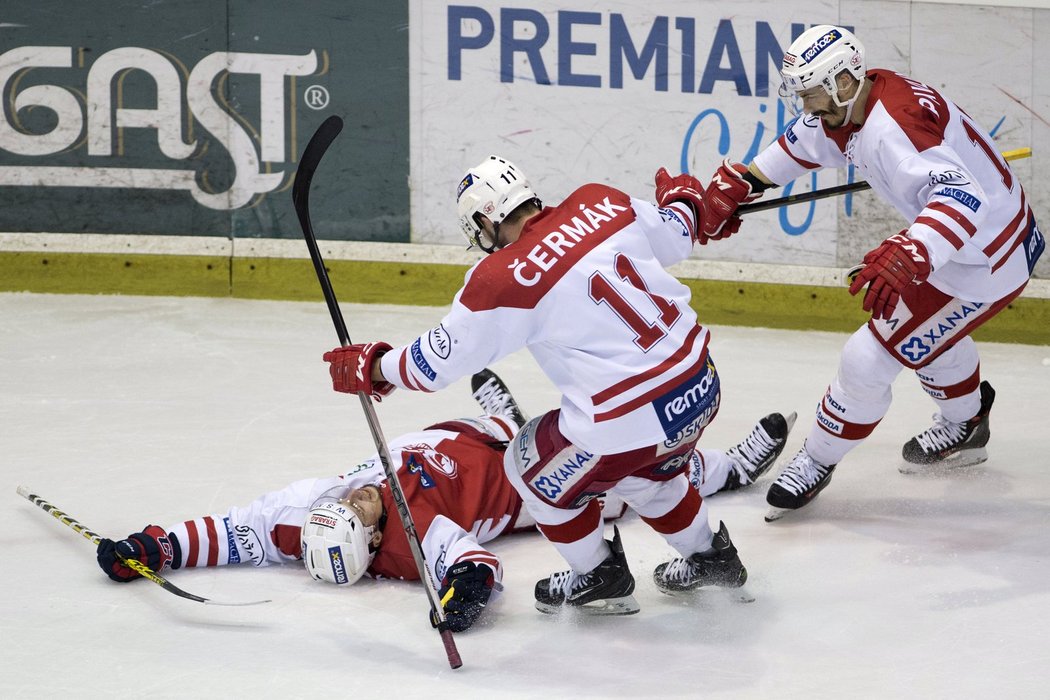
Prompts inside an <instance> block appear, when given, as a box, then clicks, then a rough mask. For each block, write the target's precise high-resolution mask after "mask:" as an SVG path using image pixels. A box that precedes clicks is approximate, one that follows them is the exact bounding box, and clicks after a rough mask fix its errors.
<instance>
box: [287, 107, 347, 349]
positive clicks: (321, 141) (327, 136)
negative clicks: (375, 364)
mask: <svg viewBox="0 0 1050 700" xmlns="http://www.w3.org/2000/svg"><path fill="white" fill-rule="evenodd" d="M342 130H343V120H342V119H340V118H339V117H337V116H335V115H334V114H333V115H332V116H330V117H328V119H325V120H324V121H323V122H322V123H321V126H319V127H317V131H315V132H314V135H313V136H311V137H310V140H309V142H307V144H306V149H305V150H303V157H302V158H300V159H299V168H298V169H297V170H296V172H295V182H294V183H293V184H292V205H293V206H294V207H295V215H296V216H297V217H299V226H300V228H302V230H303V238H304V239H306V247H307V248H308V249H309V250H310V260H311V261H312V262H313V265H314V272H315V273H316V274H317V280H318V282H320V283H321V291H322V292H323V293H324V300H325V303H326V304H327V305H328V313H329V314H331V316H332V322H333V323H334V324H335V331H336V334H337V335H338V336H339V344H340V345H349V344H350V334H349V333H348V332H347V330H346V322H345V321H344V320H343V312H342V311H341V310H340V309H339V302H338V301H336V298H335V293H334V292H333V291H332V282H331V280H330V279H329V278H328V269H327V268H325V266H324V259H323V258H322V257H321V250H320V248H318V246H317V236H316V235H314V227H313V223H312V222H311V220H310V184H311V183H312V182H313V181H314V173H316V172H317V167H318V166H319V165H320V164H321V159H322V158H324V154H325V153H327V152H328V147H329V146H331V145H332V142H333V141H335V138H336V137H337V136H339V132H341V131H342Z"/></svg>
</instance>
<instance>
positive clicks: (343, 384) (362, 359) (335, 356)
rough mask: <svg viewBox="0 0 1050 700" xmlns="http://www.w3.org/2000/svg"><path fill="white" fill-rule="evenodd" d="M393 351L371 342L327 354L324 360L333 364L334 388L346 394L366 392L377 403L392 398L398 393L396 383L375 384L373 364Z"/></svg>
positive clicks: (330, 368) (384, 345)
mask: <svg viewBox="0 0 1050 700" xmlns="http://www.w3.org/2000/svg"><path fill="white" fill-rule="evenodd" d="M390 349H391V347H390V345H389V344H388V343H368V344H367V345H365V344H357V345H347V346H346V347H345V348H336V349H335V350H332V351H331V352H326V353H325V354H324V357H323V359H324V361H325V362H328V363H331V367H329V368H328V372H329V373H330V374H331V375H332V388H333V389H334V390H336V391H339V392H342V393H344V394H356V393H358V392H360V391H363V392H365V393H366V394H369V395H371V397H372V399H373V400H375V401H382V400H383V397H384V396H390V393H391V392H392V391H393V390H394V385H393V384H391V383H390V382H373V381H372V365H373V364H375V363H376V362H377V361H378V360H379V358H380V357H382V356H383V355H385V354H386V352H387V351H388V350H390Z"/></svg>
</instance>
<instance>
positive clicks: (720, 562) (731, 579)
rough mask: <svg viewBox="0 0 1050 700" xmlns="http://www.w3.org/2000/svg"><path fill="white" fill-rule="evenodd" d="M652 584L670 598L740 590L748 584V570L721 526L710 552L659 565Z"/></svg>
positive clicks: (720, 524) (719, 525) (724, 527)
mask: <svg viewBox="0 0 1050 700" xmlns="http://www.w3.org/2000/svg"><path fill="white" fill-rule="evenodd" d="M653 581H654V582H655V583H656V587H657V588H658V589H659V590H660V591H661V592H662V593H671V594H673V593H684V592H685V591H694V590H696V589H697V588H700V587H701V586H719V587H721V588H739V587H740V586H743V585H744V583H745V582H746V581H747V569H745V568H744V565H743V564H741V563H740V556H739V555H738V554H737V551H736V545H734V544H733V541H732V540H730V539H729V530H728V529H726V525H725V523H722V522H720V523H719V524H718V532H716V533H715V538H714V539H713V540H712V541H711V549H709V550H707V551H706V552H697V553H696V554H693V555H691V556H689V557H687V558H682V557H677V558H675V559H672V560H671V561H669V562H667V563H666V564H660V565H659V566H658V567H656V570H655V571H653Z"/></svg>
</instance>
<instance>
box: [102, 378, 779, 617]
mask: <svg viewBox="0 0 1050 700" xmlns="http://www.w3.org/2000/svg"><path fill="white" fill-rule="evenodd" d="M472 388H473V392H474V398H475V399H476V400H477V401H478V403H479V404H480V405H481V407H482V410H484V411H485V415H484V416H482V417H480V418H474V419H461V420H454V421H447V422H445V423H439V424H437V425H434V426H431V427H430V428H427V429H426V430H424V431H421V432H417V433H411V434H408V435H404V436H401V437H399V438H397V439H395V440H393V441H391V443H390V452H391V456H392V457H393V458H394V460H395V464H397V465H398V479H399V481H400V482H401V485H402V487H403V489H404V493H405V498H406V501H407V502H408V505H409V508H410V509H411V511H412V516H413V520H414V521H415V524H416V528H417V532H418V533H419V535H420V537H422V543H421V546H422V549H423V552H424V557H425V559H426V561H427V565H428V568H429V571H430V575H431V576H432V577H433V580H435V581H439V582H441V584H440V594H441V598H442V600H443V601H444V606H445V607H444V610H445V615H446V617H447V619H448V622H449V626H450V628H451V629H452V630H453V631H462V630H464V629H467V628H468V627H470V626H471V625H472V624H473V623H474V621H475V620H476V619H477V618H478V616H479V615H480V614H481V612H482V610H483V609H484V607H485V605H486V603H487V602H488V600H489V596H490V594H491V592H492V591H493V590H494V589H497V590H498V588H499V584H500V581H501V579H502V575H503V567H502V564H501V562H500V558H499V557H498V556H496V555H495V554H493V553H492V552H490V551H488V550H487V549H485V547H484V546H483V544H484V543H485V542H488V541H489V540H491V539H493V538H495V537H497V536H499V535H502V534H505V533H509V532H518V531H522V530H534V529H535V523H534V522H533V521H532V520H531V519H530V518H529V516H528V514H527V513H526V512H525V511H523V510H522V508H521V499H520V498H519V497H518V495H517V492H516V491H514V489H513V488H511V487H510V485H509V484H508V483H507V482H506V479H505V478H504V475H503V452H504V450H505V448H506V444H507V441H508V440H509V439H510V438H511V437H512V436H513V434H514V433H515V431H517V429H518V428H519V427H520V426H521V425H522V424H524V422H525V417H524V415H523V414H522V412H521V410H520V408H519V407H518V404H517V402H515V401H514V398H513V397H512V396H511V394H510V392H509V391H508V390H507V387H506V385H505V384H503V382H502V381H501V380H500V378H499V377H498V376H496V375H495V374H494V373H492V372H490V371H488V370H483V371H482V372H479V373H478V374H476V375H475V376H474V377H473V378H472ZM778 419H780V417H779V416H778V415H774V416H770V417H766V418H764V419H762V421H760V422H759V425H756V426H755V429H754V430H753V431H752V432H751V434H749V435H748V436H747V437H746V438H745V439H744V441H742V442H741V443H740V444H739V445H737V446H735V447H732V448H730V449H729V450H728V451H726V452H720V451H715V450H704V451H703V453H702V454H701V453H698V454H696V455H694V458H693V460H692V462H691V464H692V465H693V466H692V472H691V477H692V478H693V480H694V481H695V483H696V484H697V488H700V489H702V493H713V492H715V491H718V490H732V489H736V488H739V487H741V486H746V485H748V484H750V483H751V481H752V478H753V475H755V474H756V473H757V472H758V471H760V470H761V469H763V468H764V467H765V466H766V465H765V463H761V462H757V461H752V460H756V459H757V458H758V457H759V455H760V453H763V449H764V448H765V446H766V445H767V444H769V442H772V441H773V440H772V439H771V438H770V437H769V434H768V432H767V431H766V430H765V428H764V427H763V426H765V425H769V424H770V423H771V422H773V423H775V422H776V421H777V420H778ZM771 430H772V431H773V432H775V428H773V429H771ZM775 442H776V446H775V447H774V449H773V450H771V451H768V453H769V454H771V455H772V454H773V453H774V452H775V453H779V452H780V450H781V449H782V448H783V440H777V441H775ZM774 458H775V457H774ZM766 461H767V462H770V463H771V462H772V458H771V459H768V460H766ZM603 505H604V506H605V509H604V516H605V517H606V518H607V519H614V518H617V517H619V516H620V515H621V514H622V513H623V504H622V503H621V502H619V501H616V500H615V499H614V498H611V499H609V500H607V501H604V503H603ZM391 518H392V521H391ZM442 550H444V556H442ZM117 552H120V553H121V554H123V555H124V556H125V557H130V558H134V559H138V560H140V561H142V562H143V563H145V564H147V565H148V566H149V567H150V568H151V569H153V570H155V571H162V570H163V569H165V568H168V567H170V568H173V569H180V568H188V567H198V566H225V565H229V564H252V565H255V566H265V565H270V564H283V563H294V562H297V561H300V560H302V561H303V563H304V564H305V565H306V569H307V571H308V572H309V573H310V575H311V576H312V577H313V578H315V579H317V580H321V581H328V582H331V583H337V584H352V583H354V582H355V581H357V580H358V579H360V578H361V577H362V576H366V575H367V576H372V577H376V578H403V579H413V580H414V579H418V573H417V569H416V566H415V561H414V559H413V557H412V554H411V550H410V549H409V547H408V541H407V539H406V537H405V533H404V530H403V528H402V527H401V524H400V522H399V521H398V517H397V511H396V506H395V505H394V503H393V500H392V497H391V494H390V489H389V486H388V484H387V481H386V476H385V474H384V472H383V470H382V466H381V465H380V462H379V457H378V455H373V456H372V457H370V458H369V459H367V460H366V461H364V462H363V463H361V464H360V465H358V466H356V467H355V468H353V469H351V470H350V471H349V472H348V473H346V474H344V475H342V476H338V477H331V478H323V479H305V480H302V481H298V482H295V483H293V484H291V485H289V486H287V487H286V488H284V489H282V490H280V491H276V492H273V493H268V494H266V495H264V496H261V497H260V498H258V499H256V500H255V501H254V502H252V503H251V504H250V505H248V506H246V507H234V508H231V509H229V511H228V512H227V513H225V514H214V515H208V516H205V517H201V518H195V519H193V520H187V521H185V522H181V523H178V524H176V525H174V526H172V527H170V528H168V529H167V530H164V529H162V528H160V527H157V526H155V525H150V526H147V527H146V528H145V529H144V530H143V531H142V532H138V533H135V534H132V535H130V536H129V537H128V538H127V539H124V540H121V541H119V542H113V541H112V540H103V541H102V543H101V544H100V545H99V547H98V562H99V565H100V566H101V567H102V570H103V571H104V572H105V573H106V574H107V575H108V576H109V577H110V578H112V579H113V580H115V581H130V580H133V579H135V578H138V577H139V575H138V574H137V573H135V572H133V571H131V570H130V569H129V568H127V567H126V566H124V565H123V564H122V563H121V562H120V561H119V559H118V557H117ZM450 590H451V591H452V595H451V596H450V595H449V591H450Z"/></svg>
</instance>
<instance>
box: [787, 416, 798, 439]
mask: <svg viewBox="0 0 1050 700" xmlns="http://www.w3.org/2000/svg"><path fill="white" fill-rule="evenodd" d="M797 419H798V412H797V411H792V412H791V415H790V416H784V422H786V423H787V425H788V435H790V434H791V429H792V428H794V427H795V421H796V420H797Z"/></svg>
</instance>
